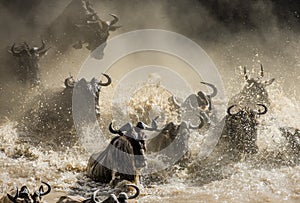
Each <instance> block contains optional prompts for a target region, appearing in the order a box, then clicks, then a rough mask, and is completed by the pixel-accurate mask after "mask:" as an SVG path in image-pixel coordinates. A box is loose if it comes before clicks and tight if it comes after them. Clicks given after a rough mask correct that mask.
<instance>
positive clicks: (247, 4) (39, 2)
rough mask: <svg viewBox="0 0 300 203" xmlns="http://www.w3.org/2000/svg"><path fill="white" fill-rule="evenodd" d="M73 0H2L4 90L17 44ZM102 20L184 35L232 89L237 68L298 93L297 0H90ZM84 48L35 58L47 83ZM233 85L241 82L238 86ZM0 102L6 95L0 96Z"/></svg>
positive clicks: (0, 79) (58, 80) (34, 37)
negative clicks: (262, 74)
mask: <svg viewBox="0 0 300 203" xmlns="http://www.w3.org/2000/svg"><path fill="white" fill-rule="evenodd" d="M70 2H71V0H26V1H24V0H0V27H1V31H0V61H1V65H0V74H1V75H0V85H1V95H4V94H5V89H7V88H8V87H7V86H10V87H11V84H10V82H11V81H12V80H13V79H12V76H13V74H12V71H11V69H12V66H13V65H14V64H13V62H12V61H13V60H12V56H10V55H9V54H8V53H7V49H8V47H9V46H11V45H12V44H13V43H14V42H16V43H20V42H23V41H27V42H29V44H30V45H40V40H41V38H43V36H44V35H45V32H46V29H47V27H48V26H49V25H51V23H53V21H54V20H55V19H56V18H57V16H59V15H60V14H61V13H62V12H63V10H64V8H65V7H66V6H67V5H68V4H69V3H70ZM91 2H92V3H93V5H94V7H95V10H96V11H97V12H98V14H99V16H100V17H101V18H102V19H103V20H110V19H111V18H110V16H109V15H108V14H109V13H114V14H116V15H118V16H119V18H120V21H119V23H118V24H120V25H122V28H120V29H118V30H117V31H115V32H111V35H110V37H109V38H111V37H113V36H116V35H118V34H120V33H124V32H128V31H132V30H136V29H143V28H157V29H165V30H171V31H174V32H178V33H180V34H183V35H185V36H187V37H189V38H190V39H192V40H194V41H196V42H197V43H198V44H199V45H200V46H201V47H202V48H203V49H204V50H205V51H206V52H207V53H208V55H209V56H210V57H211V58H212V60H213V61H214V62H215V64H216V66H217V68H218V70H219V72H220V74H221V75H222V77H223V80H224V83H225V86H226V88H227V90H228V92H229V96H230V92H232V93H233V92H235V91H237V90H238V89H240V87H241V83H242V82H243V78H242V76H240V75H238V73H239V72H240V71H239V69H238V67H239V66H244V65H246V66H247V67H249V68H253V67H254V68H256V69H255V70H258V68H259V63H262V64H263V65H264V67H265V71H266V72H267V74H266V75H267V78H268V76H269V77H275V78H276V79H277V84H280V86H282V87H284V89H285V91H286V93H287V94H289V95H292V96H295V97H297V98H298V99H299V98H300V96H299V95H300V88H299V86H300V85H299V79H300V78H299V75H300V58H299V57H300V48H299V47H300V46H299V45H300V36H299V33H300V2H299V1H297V0H287V1H285V0H252V1H241V0H240V1H238V0H210V1H207V0H142V1H141V0H91ZM88 54H89V52H88V51H87V50H85V49H81V50H74V49H70V50H69V51H68V52H66V53H65V54H64V55H59V56H57V53H56V50H55V47H54V48H52V49H50V51H49V53H48V55H47V56H46V57H44V59H42V60H41V61H40V65H41V74H42V80H43V81H44V85H46V86H47V84H49V85H51V86H53V85H59V86H61V85H62V81H63V79H64V78H65V77H67V76H68V75H69V73H72V74H75V75H76V73H77V71H78V70H79V68H80V66H81V64H82V63H83V61H84V60H85V58H86V56H87V55H88ZM235 84H238V85H235ZM1 97H2V99H1V100H5V99H4V97H3V96H1Z"/></svg>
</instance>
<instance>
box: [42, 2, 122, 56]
mask: <svg viewBox="0 0 300 203" xmlns="http://www.w3.org/2000/svg"><path fill="white" fill-rule="evenodd" d="M110 15H111V16H112V18H113V19H112V20H111V21H104V20H101V19H100V17H99V16H98V14H97V13H96V11H95V10H94V9H93V6H92V4H91V3H90V1H88V0H73V1H72V2H71V3H70V4H69V5H68V6H67V7H66V8H65V9H64V11H63V12H62V13H61V14H60V15H59V16H58V17H57V18H56V19H55V20H54V21H53V23H52V24H51V25H50V26H49V28H48V30H47V32H46V33H45V38H46V39H47V40H48V41H49V43H51V44H53V45H54V46H55V47H57V49H58V50H59V51H60V52H62V53H64V52H65V50H67V49H68V48H69V47H74V48H75V49H81V48H82V47H83V45H86V48H87V49H88V50H90V51H94V50H95V49H96V48H97V47H99V46H100V45H102V44H103V45H105V43H106V40H107V38H108V36H109V32H110V31H115V30H116V29H117V28H119V27H120V26H116V25H115V24H116V23H117V22H118V20H119V19H118V17H117V16H116V15H114V14H110ZM103 48H104V47H103ZM101 52H102V53H97V56H94V57H95V58H102V57H103V50H101Z"/></svg>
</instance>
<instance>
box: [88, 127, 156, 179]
mask: <svg viewBox="0 0 300 203" xmlns="http://www.w3.org/2000/svg"><path fill="white" fill-rule="evenodd" d="M152 129H153V128H152V127H148V126H147V125H146V124H144V123H143V122H138V123H137V125H136V126H133V125H132V124H131V123H127V124H125V125H124V126H122V127H121V128H120V129H119V130H115V129H113V127H112V123H111V124H110V125H109V130H110V132H111V133H112V134H118V136H116V137H114V138H112V140H111V141H110V144H109V145H108V146H107V148H106V149H105V150H104V151H102V152H99V153H95V154H92V156H91V157H90V159H89V161H88V166H87V173H88V175H89V176H90V177H91V178H92V179H94V180H96V181H99V182H103V183H111V184H114V183H115V182H116V181H119V180H120V181H122V180H128V181H131V182H135V183H138V182H139V171H140V169H142V168H143V167H145V166H146V164H147V161H146V157H145V151H146V143H145V134H144V132H143V131H142V130H152Z"/></svg>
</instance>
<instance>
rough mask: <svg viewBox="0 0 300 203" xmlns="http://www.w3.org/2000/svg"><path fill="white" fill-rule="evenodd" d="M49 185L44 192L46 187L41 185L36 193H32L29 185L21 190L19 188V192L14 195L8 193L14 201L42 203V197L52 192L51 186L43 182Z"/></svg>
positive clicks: (19, 202) (18, 202)
mask: <svg viewBox="0 0 300 203" xmlns="http://www.w3.org/2000/svg"><path fill="white" fill-rule="evenodd" d="M42 183H43V184H45V185H46V186H47V188H48V189H47V191H46V192H44V188H43V186H42V185H41V186H40V188H39V190H38V191H35V192H34V193H30V192H29V190H28V188H27V186H22V187H21V190H20V192H19V191H18V189H17V192H16V194H15V196H14V197H12V196H11V195H10V194H7V197H8V198H9V199H10V200H11V201H12V202H13V203H41V202H42V197H43V196H45V195H47V194H48V193H50V191H51V186H50V185H49V184H48V183H46V182H43V181H42Z"/></svg>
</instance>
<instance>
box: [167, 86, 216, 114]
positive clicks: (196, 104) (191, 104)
mask: <svg viewBox="0 0 300 203" xmlns="http://www.w3.org/2000/svg"><path fill="white" fill-rule="evenodd" d="M201 83H202V84H204V85H207V86H209V87H211V88H212V90H213V92H212V93H211V94H205V93H204V92H203V91H198V92H197V94H191V95H189V96H188V97H187V98H186V99H185V101H184V102H183V104H179V102H177V101H176V99H175V98H174V97H172V100H173V103H174V104H175V106H176V107H177V108H180V107H183V108H184V109H185V110H189V109H197V108H200V109H202V110H211V98H212V97H215V96H216V95H217V93H218V90H217V88H216V87H215V86H214V85H213V84H211V83H208V82H201Z"/></svg>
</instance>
